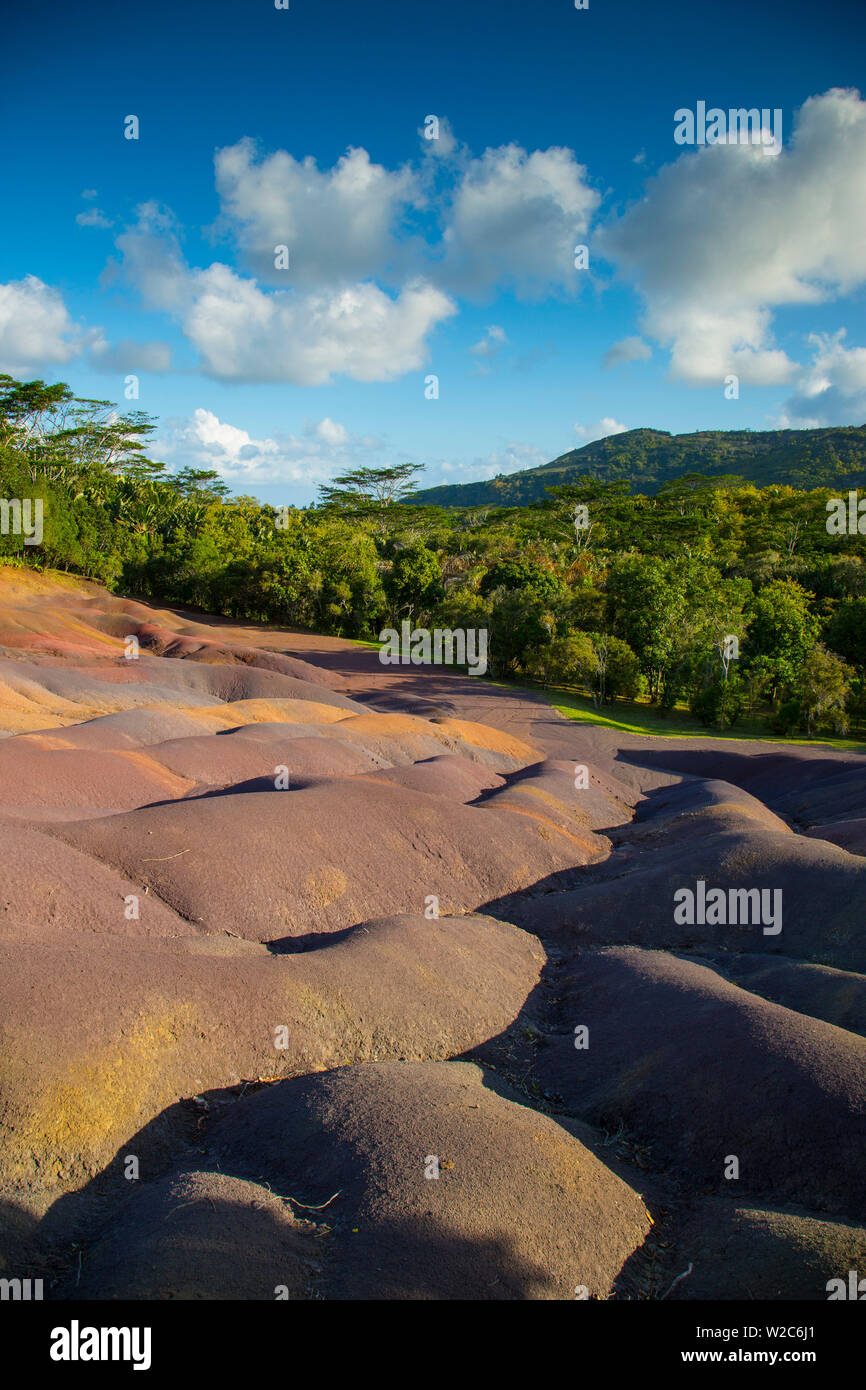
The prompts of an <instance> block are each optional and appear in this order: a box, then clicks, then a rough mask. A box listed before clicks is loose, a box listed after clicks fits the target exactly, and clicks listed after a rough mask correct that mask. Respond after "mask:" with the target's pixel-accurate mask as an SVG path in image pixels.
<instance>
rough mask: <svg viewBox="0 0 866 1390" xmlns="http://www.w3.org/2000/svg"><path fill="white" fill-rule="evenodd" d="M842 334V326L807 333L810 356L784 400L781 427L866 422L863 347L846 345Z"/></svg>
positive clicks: (865, 355)
mask: <svg viewBox="0 0 866 1390" xmlns="http://www.w3.org/2000/svg"><path fill="white" fill-rule="evenodd" d="M844 337H845V330H844V329H840V330H839V332H838V333H834V334H832V335H830V334H826V333H813V334H811V335H810V337H809V342H810V343H811V344H812V346H813V347H814V349H815V352H814V356H813V360H812V362H811V364H810V365H809V366H808V367H806V368H805V369H804V370H803V372H802V374H801V375H800V377H799V378H798V380H797V382H796V388H795V391H794V394H793V395H792V396H790V397H789V399H788V400H787V401H786V402H785V405H784V407H783V412H782V418H781V419H780V420H779V425H780V426H781V427H782V428H783V429H817V428H819V427H820V426H822V425H862V424H866V347H855V348H846V347H845V345H844V342H843V339H844Z"/></svg>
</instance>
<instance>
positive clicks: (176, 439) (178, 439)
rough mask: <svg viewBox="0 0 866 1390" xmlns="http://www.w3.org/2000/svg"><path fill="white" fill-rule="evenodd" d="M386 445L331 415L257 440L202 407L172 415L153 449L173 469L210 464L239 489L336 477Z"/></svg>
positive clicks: (233, 486)
mask: <svg viewBox="0 0 866 1390" xmlns="http://www.w3.org/2000/svg"><path fill="white" fill-rule="evenodd" d="M381 448H382V445H381V442H380V441H379V440H377V439H369V438H365V437H359V436H356V435H353V434H350V432H349V430H347V429H346V427H345V425H342V424H339V423H338V422H336V421H334V420H331V419H328V418H327V417H326V418H325V419H323V420H319V421H318V422H315V421H307V422H306V424H305V426H304V428H303V430H302V431H301V432H300V433H299V434H292V433H280V434H277V435H274V436H266V437H265V438H263V439H257V438H255V437H254V436H252V435H251V434H250V433H249V431H248V430H245V429H242V428H241V427H240V426H238V425H233V424H230V423H229V422H228V421H226V420H221V419H220V418H219V416H218V415H216V414H215V413H214V412H213V411H212V410H207V409H205V407H204V406H199V407H198V409H196V410H194V411H193V413H192V415H190V416H189V417H188V418H186V419H174V420H169V421H167V423H166V427H165V430H164V432H162V433H161V434H160V436H159V438H158V439H156V440H155V441H154V445H153V452H154V453H155V454H156V455H157V456H158V457H160V458H162V459H164V460H165V462H166V463H168V464H169V465H170V467H171V468H172V469H174V470H178V469H181V468H187V467H191V468H209V469H213V470H214V471H215V472H217V473H218V474H219V475H220V477H221V478H222V479H223V480H224V481H225V482H226V483H228V484H229V486H230V487H232V488H233V489H234V490H235V491H240V492H244V491H245V490H246V489H247V488H250V487H254V486H263V485H268V484H271V485H273V484H281V483H282V484H287V483H294V484H308V485H309V484H310V483H315V482H321V481H323V480H324V479H326V478H330V477H332V476H333V474H334V473H335V472H339V471H340V470H341V469H343V468H345V467H346V466H347V465H349V464H351V463H355V462H357V461H358V460H359V459H363V460H365V461H369V460H370V459H371V458H372V457H373V456H374V455H376V454H377V453H378V452H379V451H380V450H381Z"/></svg>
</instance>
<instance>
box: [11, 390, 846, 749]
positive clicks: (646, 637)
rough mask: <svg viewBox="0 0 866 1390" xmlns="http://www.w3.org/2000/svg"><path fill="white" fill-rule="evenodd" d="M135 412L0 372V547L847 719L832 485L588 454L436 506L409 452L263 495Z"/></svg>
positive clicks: (259, 615)
mask: <svg viewBox="0 0 866 1390" xmlns="http://www.w3.org/2000/svg"><path fill="white" fill-rule="evenodd" d="M154 428H155V425H154V422H153V421H152V420H151V419H150V418H148V417H147V416H146V415H144V414H141V413H138V412H134V413H126V414H123V413H118V412H117V411H116V410H115V409H114V408H113V407H112V406H111V404H110V403H109V402H104V401H81V400H77V399H76V398H75V397H74V396H73V395H72V393H71V392H70V391H69V389H68V388H67V387H65V386H63V385H57V386H46V385H45V384H44V383H43V382H41V381H35V382H27V383H20V382H16V381H14V380H13V379H12V378H10V377H0V499H3V498H5V499H7V501H10V500H12V499H17V500H18V501H19V502H20V501H23V500H24V499H31V501H32V502H33V503H34V504H35V500H36V499H39V500H41V502H42V505H43V516H44V522H43V526H44V534H43V536H42V539H41V544H39V545H33V546H30V545H27V544H25V543H24V537H23V536H22V535H21V534H20V533H19V534H14V533H13V530H12V521H13V520H14V515H15V513H14V510H13V509H11V508H9V507H4V508H3V518H4V528H5V531H6V534H0V558H2V559H5V560H7V561H11V562H13V563H18V564H28V565H34V566H37V567H52V568H59V569H63V570H68V571H71V572H74V573H77V574H81V575H84V576H86V577H89V578H92V579H95V580H97V581H99V582H100V583H102V584H104V585H106V586H107V587H108V588H110V589H113V590H116V591H121V592H124V593H127V594H133V595H136V596H138V597H140V598H144V599H147V600H152V601H158V602H163V603H166V604H175V605H185V606H194V607H197V608H201V609H204V610H207V611H209V612H214V613H220V614H223V615H225V616H228V617H231V618H235V619H252V620H257V621H266V622H273V623H277V624H280V625H284V626H288V627H303V628H308V629H313V630H317V631H321V632H327V633H333V634H337V635H340V636H345V637H353V638H363V639H373V640H375V639H376V638H377V637H378V634H379V632H380V630H381V629H382V628H384V627H393V626H398V625H399V623H400V622H401V621H402V620H403V619H408V620H409V621H410V622H412V623H414V624H415V625H417V626H423V627H428V628H430V627H443V628H451V629H456V628H486V629H487V630H488V632H489V641H490V662H491V672H492V674H494V675H495V676H497V677H500V678H503V677H504V678H516V679H530V680H534V681H539V682H542V683H545V684H553V685H557V686H563V687H568V688H572V689H582V690H585V691H587V692H588V693H589V694H590V695H591V696H592V698H593V700H594V701H595V702H596V703H597V704H598V705H599V706H602V705H605V704H607V703H609V702H611V701H613V700H616V699H617V698H622V697H625V698H635V697H639V698H642V699H645V700H647V701H649V702H651V703H652V704H653V705H654V706H655V707H656V708H657V709H659V710H661V711H662V712H664V711H666V710H671V709H673V708H674V706H675V705H677V704H678V703H679V704H682V703H684V702H685V703H687V704H688V706H689V708H690V709H691V710H692V712H693V713H694V714H695V715H696V716H697V718H698V719H700V720H701V721H702V722H703V723H705V724H706V725H708V726H712V727H718V728H725V727H730V726H731V725H732V724H734V723H736V721H737V720H738V719H739V718H740V717H741V716H743V715H744V714H750V715H754V714H757V715H759V716H760V717H762V718H765V719H766V720H767V721H769V723H770V726H771V727H772V728H773V729H775V730H776V731H777V732H780V733H785V734H800V735H803V734H805V735H807V736H812V735H816V734H821V733H832V734H843V733H845V732H847V731H849V730H853V731H856V730H858V729H862V728H864V726H866V534H860V533H859V531H858V530H857V528H856V526H855V528H854V530H853V533H852V532H850V531H847V530H846V531H843V532H840V533H838V534H836V533H833V534H831V533H830V532H829V531H828V525H827V522H828V511H827V503H828V501H829V500H830V499H832V498H833V497H834V496H839V495H841V496H842V497H843V499H844V500H845V502H846V512H845V514H846V516H847V501H848V492H847V490H846V491H844V492H842V493H841V494H840V493H839V490H838V489H835V490H834V489H833V488H828V487H826V486H822V487H818V488H813V490H811V491H803V490H795V489H793V488H792V487H790V486H786V485H783V484H779V483H772V484H769V485H767V486H764V487H758V486H756V485H755V484H754V483H752V482H745V481H742V480H732V479H730V478H726V477H707V476H702V475H700V474H683V473H682V472H680V474H679V475H678V476H677V477H676V478H675V479H674V480H671V481H666V482H662V483H661V485H660V486H659V487H658V488H657V490H656V491H655V492H654V493H653V494H652V495H648V494H646V493H640V492H638V493H632V491H631V487H630V484H629V483H628V482H626V481H616V480H607V481H605V480H599V479H595V478H592V477H589V476H587V477H584V478H581V479H577V480H574V479H572V480H571V481H570V482H569V483H568V484H565V485H558V486H557V485H553V486H552V489H551V491H550V492H549V493H547V494H546V495H545V498H544V499H543V500H539V501H538V502H536V503H534V504H533V505H529V506H525V507H511V508H506V507H498V506H492V505H489V504H485V505H482V506H476V507H466V508H458V509H450V510H445V509H443V508H441V507H436V506H431V505H420V504H419V497H420V496H421V494H418V493H416V492H415V475H417V474H418V473H419V472H420V470H419V469H416V468H415V467H413V466H412V465H403V466H400V467H395V468H387V469H361V470H358V471H356V472H353V473H348V474H346V475H344V477H342V478H339V479H337V480H335V482H334V483H333V484H332V485H330V486H327V487H324V488H322V490H321V497H320V499H319V501H318V503H317V504H316V505H315V506H312V507H309V508H306V509H296V508H291V507H290V508H274V507H271V506H266V505H262V504H261V503H259V502H258V501H257V500H256V499H254V498H252V497H230V496H229V495H228V489H227V488H226V487H225V485H224V484H223V483H221V482H220V480H219V478H218V477H217V475H216V474H215V473H212V472H208V471H204V470H196V469H184V470H182V471H181V472H178V473H175V474H171V473H169V472H168V471H167V470H166V469H165V466H164V465H163V464H160V463H157V462H153V461H151V460H149V459H148V457H147V445H148V439H149V437H150V435H151V433H152V432H153V430H154ZM810 433H815V434H817V433H822V432H817V431H816V432H810ZM823 433H827V434H834V435H839V436H843V435H849V434H850V435H858V433H859V434H862V431H859V432H858V431H856V430H852V431H844V430H841V431H826V432H823ZM722 437H724V436H722ZM746 437H748V436H746ZM752 437H753V438H754V437H756V436H752ZM618 438H619V439H622V438H625V437H624V436H619V437H618ZM662 438H663V439H666V440H668V441H670V439H671V437H670V436H667V435H665V436H662ZM679 438H683V436H680V437H679ZM702 438H719V436H702ZM607 442H609V443H611V444H613V443H614V442H615V441H607ZM554 477H555V475H551V481H552V480H553V478H554ZM852 486H853V485H852ZM863 500H864V512H866V497H864V499H863ZM855 505H856V503H855ZM0 506H2V502H0ZM861 520H862V524H863V530H864V532H866V515H863V516H862V518H861ZM734 638H735V639H736V642H733V641H732V639H734Z"/></svg>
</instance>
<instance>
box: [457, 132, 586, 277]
mask: <svg viewBox="0 0 866 1390" xmlns="http://www.w3.org/2000/svg"><path fill="white" fill-rule="evenodd" d="M600 201H601V199H600V195H599V194H598V193H597V192H596V191H595V190H594V189H593V188H591V187H590V186H589V184H588V183H587V182H586V169H585V168H584V167H583V165H581V164H578V162H577V160H576V159H575V156H574V153H573V151H572V150H568V149H563V148H558V147H554V148H551V149H548V150H534V151H533V152H532V153H531V154H529V153H527V151H526V150H524V149H522V148H521V147H520V146H519V145H513V144H512V145H503V146H502V147H501V148H499V149H488V150H485V152H484V154H483V155H482V156H481V157H480V158H478V159H469V160H468V161H464V164H463V168H462V173H461V176H460V179H459V181H458V183H457V186H456V188H455V190H454V193H453V198H452V202H451V206H450V209H449V212H448V214H447V216H446V225H445V232H444V250H445V256H444V261H443V267H442V268H443V273H444V275H445V276H446V277H447V283H449V284H453V285H454V286H455V287H457V288H459V289H462V290H463V291H464V292H466V293H469V294H485V293H489V292H490V291H492V290H493V289H494V288H495V287H497V286H499V287H501V288H502V287H504V288H509V289H514V290H516V291H517V293H519V294H521V295H523V296H526V297H529V298H531V297H535V296H540V295H543V294H545V293H549V292H550V291H551V290H557V289H560V290H561V289H567V288H573V287H574V285H575V284H576V275H577V274H579V273H580V272H576V271H575V268H574V248H575V246H576V245H577V244H579V243H581V242H582V241H583V239H584V237H585V236H586V233H587V230H588V228H589V223H590V219H591V217H592V215H593V214H594V212H595V210H596V208H597V207H598V204H599V202H600Z"/></svg>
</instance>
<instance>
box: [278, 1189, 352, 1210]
mask: <svg viewBox="0 0 866 1390" xmlns="http://www.w3.org/2000/svg"><path fill="white" fill-rule="evenodd" d="M342 1191H343V1189H342V1187H341V1188H340V1191H339V1192H335V1193H334V1195H333V1197H329V1198H328V1200H327V1202H322V1204H321V1205H320V1206H318V1207H311V1206H308V1205H307V1203H306V1202H299V1201H298V1199H297V1197H287V1198H286V1201H287V1202H291V1203H292V1204H293V1205H294V1206H296V1207H302V1208H303V1210H304V1211H324V1210H325V1207H329V1206H330V1205H331V1203H332V1202H335V1201H336V1200H337V1198H338V1197H339V1196H340V1193H341V1192H342Z"/></svg>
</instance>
